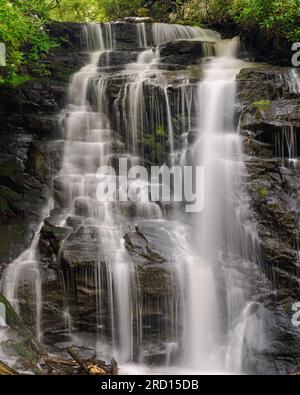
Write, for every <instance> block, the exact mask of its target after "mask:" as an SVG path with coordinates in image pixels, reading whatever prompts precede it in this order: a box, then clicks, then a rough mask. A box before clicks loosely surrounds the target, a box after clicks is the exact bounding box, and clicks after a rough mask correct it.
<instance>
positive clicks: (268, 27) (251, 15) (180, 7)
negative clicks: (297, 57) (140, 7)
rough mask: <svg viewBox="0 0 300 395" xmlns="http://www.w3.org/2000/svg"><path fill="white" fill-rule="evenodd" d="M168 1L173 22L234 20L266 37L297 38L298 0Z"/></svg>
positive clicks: (299, 34) (299, 26)
mask: <svg viewBox="0 0 300 395" xmlns="http://www.w3.org/2000/svg"><path fill="white" fill-rule="evenodd" d="M158 2H159V0H158V1H156V2H154V3H157V4H158ZM167 3H169V2H167ZM172 3H176V4H175V5H176V10H175V11H174V10H173V14H174V15H175V18H173V19H172V20H173V21H177V22H181V23H189V24H195V23H196V24H199V25H201V24H221V23H228V22H235V23H237V24H238V25H239V26H240V27H241V28H243V29H249V30H256V31H262V32H263V33H264V34H265V35H266V36H270V37H284V38H286V39H288V40H289V41H297V40H299V39H300V0H185V1H173V2H172Z"/></svg>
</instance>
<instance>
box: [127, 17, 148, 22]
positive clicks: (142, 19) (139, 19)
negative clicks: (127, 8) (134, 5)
mask: <svg viewBox="0 0 300 395" xmlns="http://www.w3.org/2000/svg"><path fill="white" fill-rule="evenodd" d="M124 21H125V22H128V23H152V22H153V21H152V18H150V17H149V16H144V17H138V16H127V17H126V18H124Z"/></svg>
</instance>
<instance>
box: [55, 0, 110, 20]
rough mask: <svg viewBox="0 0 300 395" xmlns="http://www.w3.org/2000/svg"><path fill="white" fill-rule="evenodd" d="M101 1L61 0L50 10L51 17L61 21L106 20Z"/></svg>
mask: <svg viewBox="0 0 300 395" xmlns="http://www.w3.org/2000/svg"><path fill="white" fill-rule="evenodd" d="M101 3H102V2H101V1H100V0H61V1H60V3H59V4H58V6H57V7H55V8H54V9H52V10H51V11H50V17H51V18H52V19H54V20H57V21H60V22H62V21H68V22H91V21H105V20H106V19H107V18H106V16H105V13H104V12H103V8H102V6H101Z"/></svg>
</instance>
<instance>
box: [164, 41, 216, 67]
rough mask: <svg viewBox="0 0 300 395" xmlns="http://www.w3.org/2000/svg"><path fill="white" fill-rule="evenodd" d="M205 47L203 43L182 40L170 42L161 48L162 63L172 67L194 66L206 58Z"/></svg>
mask: <svg viewBox="0 0 300 395" xmlns="http://www.w3.org/2000/svg"><path fill="white" fill-rule="evenodd" d="M205 45H211V44H210V43H204V42H202V41H195V40H180V41H169V42H167V43H166V44H164V45H163V46H161V47H160V49H159V53H160V61H161V62H162V63H166V64H172V65H181V66H182V65H193V64H197V63H199V62H200V61H201V59H202V58H203V57H204V56H205V50H204V46H205Z"/></svg>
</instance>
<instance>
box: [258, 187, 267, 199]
mask: <svg viewBox="0 0 300 395" xmlns="http://www.w3.org/2000/svg"><path fill="white" fill-rule="evenodd" d="M258 192H259V195H260V197H261V198H263V199H264V198H266V197H268V195H269V191H268V189H267V188H266V187H262V188H260V189H259V191H258Z"/></svg>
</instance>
